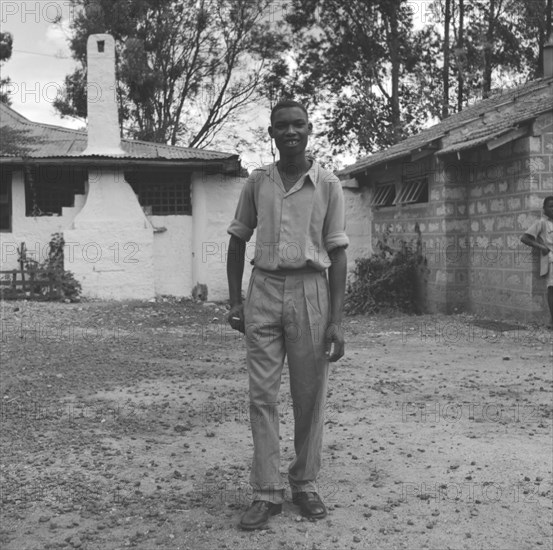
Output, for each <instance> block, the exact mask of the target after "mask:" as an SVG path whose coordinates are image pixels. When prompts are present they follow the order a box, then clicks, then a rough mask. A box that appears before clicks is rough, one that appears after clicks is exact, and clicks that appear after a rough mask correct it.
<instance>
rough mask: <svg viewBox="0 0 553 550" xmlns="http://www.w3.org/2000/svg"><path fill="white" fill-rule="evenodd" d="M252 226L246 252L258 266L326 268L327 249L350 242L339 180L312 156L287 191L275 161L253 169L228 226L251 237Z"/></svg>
mask: <svg viewBox="0 0 553 550" xmlns="http://www.w3.org/2000/svg"><path fill="white" fill-rule="evenodd" d="M254 230H257V234H256V243H255V250H250V249H249V248H246V255H247V258H248V259H250V260H253V264H254V265H255V266H256V267H259V268H260V269H264V270H267V271H276V270H280V269H302V268H313V269H318V270H321V271H322V270H324V269H326V268H327V267H329V266H330V260H329V258H328V252H330V251H331V250H332V249H334V248H337V247H347V246H348V244H349V240H348V237H347V235H346V232H345V206H344V194H343V191H342V186H341V185H340V180H338V178H337V177H336V176H335V175H334V174H332V172H329V171H328V170H325V169H324V168H322V167H321V166H320V165H319V164H318V163H316V162H313V164H312V166H311V168H310V169H309V171H308V172H307V173H306V174H304V175H303V176H302V177H301V178H300V179H299V180H298V181H297V182H296V183H295V184H294V186H293V187H292V188H291V189H290V190H289V191H286V189H285V188H284V185H283V183H282V180H281V178H280V174H279V172H278V168H277V166H276V164H271V165H269V166H266V167H264V168H262V169H259V170H255V171H254V172H252V174H251V175H250V176H249V178H248V180H247V181H246V183H245V184H244V188H243V189H242V194H241V195H240V200H239V201H238V206H237V208H236V214H235V216H234V220H233V221H232V223H231V224H230V226H229V228H228V232H229V233H230V234H231V235H234V236H236V237H238V238H239V239H242V240H244V241H249V240H250V239H251V237H252V235H253V232H254Z"/></svg>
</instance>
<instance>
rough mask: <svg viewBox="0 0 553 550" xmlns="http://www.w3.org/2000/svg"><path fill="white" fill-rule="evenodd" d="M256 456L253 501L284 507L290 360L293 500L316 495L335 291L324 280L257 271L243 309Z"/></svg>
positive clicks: (308, 275)
mask: <svg viewBox="0 0 553 550" xmlns="http://www.w3.org/2000/svg"><path fill="white" fill-rule="evenodd" d="M244 314H245V322H246V344H247V365H248V375H249V395H250V424H251V430H252V436H253V444H254V456H253V462H252V469H251V474H250V483H251V485H252V489H253V500H268V501H270V502H274V503H281V502H283V500H284V490H285V487H284V483H283V481H282V478H281V476H280V446H279V411H278V392H279V388H280V381H281V374H282V368H283V365H284V359H285V357H287V359H288V368H289V372H290V393H291V397H292V405H293V411H294V449H295V452H296V457H295V459H294V460H293V461H292V463H291V464H290V466H289V468H288V481H289V483H290V487H291V490H292V493H296V492H300V491H317V486H316V479H317V474H318V472H319V470H320V467H321V450H322V438H323V425H324V408H325V400H326V389H327V381H328V356H327V355H326V354H325V351H326V346H325V339H324V336H325V331H326V328H327V325H328V321H329V289H328V281H327V278H326V274H325V272H315V271H306V270H303V271H287V272H284V273H282V272H279V273H273V272H267V271H261V270H259V269H254V271H253V273H252V276H251V279H250V283H249V286H248V291H247V295H246V302H245V307H244Z"/></svg>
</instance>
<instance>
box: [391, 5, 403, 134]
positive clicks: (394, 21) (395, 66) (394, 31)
mask: <svg viewBox="0 0 553 550" xmlns="http://www.w3.org/2000/svg"><path fill="white" fill-rule="evenodd" d="M398 10H399V1H398V0H396V1H394V2H393V4H392V5H391V6H390V42H389V44H390V62H391V64H392V101H391V107H392V128H393V136H394V143H397V142H398V141H399V140H400V137H401V121H400V110H399V65H400V54H399V26H398V18H397V16H398Z"/></svg>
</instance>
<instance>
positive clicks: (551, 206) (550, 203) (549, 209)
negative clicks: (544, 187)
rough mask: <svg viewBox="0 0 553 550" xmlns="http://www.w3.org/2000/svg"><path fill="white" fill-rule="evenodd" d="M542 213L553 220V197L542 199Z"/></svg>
mask: <svg viewBox="0 0 553 550" xmlns="http://www.w3.org/2000/svg"><path fill="white" fill-rule="evenodd" d="M543 213H544V214H545V215H546V216H547V217H548V218H551V219H552V220H553V195H550V196H549V197H545V199H543Z"/></svg>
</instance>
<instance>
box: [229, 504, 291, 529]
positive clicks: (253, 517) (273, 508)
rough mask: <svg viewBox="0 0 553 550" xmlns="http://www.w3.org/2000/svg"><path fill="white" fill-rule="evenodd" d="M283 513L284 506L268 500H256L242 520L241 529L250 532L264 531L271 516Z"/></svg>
mask: <svg viewBox="0 0 553 550" xmlns="http://www.w3.org/2000/svg"><path fill="white" fill-rule="evenodd" d="M281 512H282V504H275V503H273V502H269V501H267V500H254V501H253V503H252V505H251V506H250V507H249V508H248V509H247V510H246V512H245V513H244V515H243V516H242V519H241V520H240V524H239V525H240V527H241V528H242V529H246V530H248V531H252V530H254V529H263V527H265V526H266V525H267V523H268V522H269V518H270V517H271V516H276V515H277V514H280V513H281Z"/></svg>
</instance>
